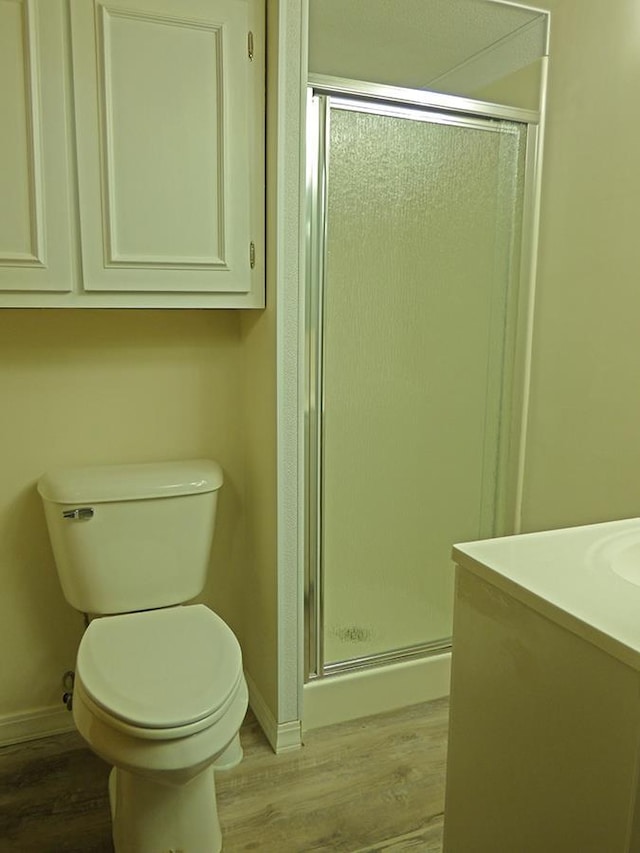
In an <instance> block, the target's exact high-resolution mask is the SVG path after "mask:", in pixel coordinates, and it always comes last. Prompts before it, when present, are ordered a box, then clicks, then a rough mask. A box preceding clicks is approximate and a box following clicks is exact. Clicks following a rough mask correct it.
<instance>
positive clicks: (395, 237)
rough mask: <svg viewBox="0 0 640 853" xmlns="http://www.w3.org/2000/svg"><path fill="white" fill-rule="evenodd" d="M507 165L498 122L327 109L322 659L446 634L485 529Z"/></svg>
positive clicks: (510, 216) (506, 230) (514, 220)
mask: <svg viewBox="0 0 640 853" xmlns="http://www.w3.org/2000/svg"><path fill="white" fill-rule="evenodd" d="M523 152H524V137H523V135H521V132H520V131H519V130H518V128H517V127H516V126H514V125H510V124H507V123H489V122H487V129H484V128H479V127H460V126H453V125H450V124H439V123H432V122H427V121H416V120H409V119H407V118H400V117H391V116H381V115H374V114H367V113H363V112H354V111H350V110H346V109H338V108H333V109H332V110H331V114H330V147H329V173H328V174H329V176H328V212H327V259H326V282H325V350H324V351H325V361H324V421H323V423H324V445H323V447H324V457H323V484H324V492H323V506H322V513H323V541H322V549H323V569H324V586H323V592H324V622H325V636H324V648H325V662H327V663H330V662H335V661H341V660H346V659H350V658H353V657H359V656H366V655H371V654H376V653H380V652H386V651H390V650H394V649H399V648H403V647H407V646H412V645H417V644H422V643H429V642H433V641H437V640H441V639H444V638H447V637H448V636H450V634H451V616H452V591H453V571H452V566H451V562H450V550H451V545H452V543H453V542H456V541H462V540H465V539H474V538H478V537H480V536H485V535H490V534H491V533H492V532H493V526H494V516H495V500H496V482H497V476H496V466H497V460H498V457H499V452H500V448H499V441H500V435H501V430H500V428H499V427H500V423H501V410H502V408H503V406H504V384H505V383H504V381H503V373H504V370H503V367H504V362H505V355H506V352H505V347H507V344H508V341H509V334H508V324H507V319H508V315H509V310H508V309H509V305H510V304H511V303H510V300H509V299H508V298H507V295H508V292H509V288H510V287H512V285H511V284H510V278H511V277H512V273H513V270H512V268H513V267H514V266H515V265H516V264H515V260H516V256H517V254H518V252H517V245H516V242H515V238H514V236H513V235H514V234H519V229H520V222H519V211H520V205H519V203H518V201H517V198H518V193H520V194H521V191H522V179H521V178H522V173H523ZM513 302H515V300H513ZM507 349H508V347H507ZM509 355H510V354H509Z"/></svg>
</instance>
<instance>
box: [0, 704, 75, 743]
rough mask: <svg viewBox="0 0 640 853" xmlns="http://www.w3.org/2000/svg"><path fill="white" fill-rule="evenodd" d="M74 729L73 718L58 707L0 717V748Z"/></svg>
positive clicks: (64, 709)
mask: <svg viewBox="0 0 640 853" xmlns="http://www.w3.org/2000/svg"><path fill="white" fill-rule="evenodd" d="M74 728H75V726H74V723H73V717H72V716H71V714H70V713H69V711H67V710H66V708H60V706H59V705H53V706H51V707H48V708H38V709H37V710H35V711H29V712H28V713H25V714H11V715H7V716H4V717H0V746H9V745H10V744H12V743H25V742H26V741H29V740H37V739H38V738H43V737H50V736H51V735H59V734H63V733H64V732H70V731H73V730H74Z"/></svg>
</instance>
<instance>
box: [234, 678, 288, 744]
mask: <svg viewBox="0 0 640 853" xmlns="http://www.w3.org/2000/svg"><path fill="white" fill-rule="evenodd" d="M245 678H246V680H247V687H248V688H249V706H250V708H251V710H252V711H253V713H254V714H255V715H256V720H257V721H258V723H259V724H260V728H261V729H262V731H263V732H264V734H265V737H266V738H267V740H268V741H269V743H270V744H271V748H272V749H273V751H274V752H277V753H279V752H289V751H290V750H292V749H299V748H300V747H301V746H302V726H301V724H300V720H290V721H289V722H286V723H278V722H277V721H276V719H275V717H274V716H273V714H272V713H271V709H270V708H269V706H268V705H267V703H266V702H265V700H264V698H263V696H262V694H261V693H260V691H259V690H258V688H257V686H256V683H255V681H254V680H253V679H252V678H251V676H250V675H249V674H248V673H246V672H245Z"/></svg>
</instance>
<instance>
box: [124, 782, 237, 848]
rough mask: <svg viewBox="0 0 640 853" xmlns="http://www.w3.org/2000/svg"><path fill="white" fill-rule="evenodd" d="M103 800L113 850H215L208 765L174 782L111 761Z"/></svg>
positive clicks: (217, 837)
mask: <svg viewBox="0 0 640 853" xmlns="http://www.w3.org/2000/svg"><path fill="white" fill-rule="evenodd" d="M109 801H110V805H111V819H112V823H113V846H114V849H115V851H116V853H158V851H160V850H161V851H163V853H164V851H166V853H183V851H184V853H219V851H220V850H221V849H222V833H221V832H220V822H219V820H218V809H217V806H216V791H215V778H214V772H213V767H212V766H209V767H207V769H206V770H203V771H202V773H200V774H198V775H197V776H195V777H194V778H193V779H191V781H189V782H187V783H186V784H185V785H177V786H173V785H162V784H158V783H157V782H154V781H152V780H150V779H147V778H145V777H142V776H135V775H133V774H132V773H129V772H128V771H126V770H122V769H120V768H116V767H114V768H113V769H112V770H111V774H110V776H109Z"/></svg>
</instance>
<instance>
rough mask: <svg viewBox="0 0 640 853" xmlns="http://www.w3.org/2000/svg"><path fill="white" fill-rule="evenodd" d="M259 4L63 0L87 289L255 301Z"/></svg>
mask: <svg viewBox="0 0 640 853" xmlns="http://www.w3.org/2000/svg"><path fill="white" fill-rule="evenodd" d="M263 17H264V11H263V3H261V2H260V1H259V0H114V2H113V3H112V2H110V0H71V27H72V47H73V77H74V93H75V111H76V147H77V157H78V183H79V203H80V229H81V245H82V266H83V273H82V282H83V283H82V287H83V290H84V294H85V297H86V298H88V299H89V301H90V302H93V300H92V298H91V296H94V297H97V298H98V299H99V303H100V304H107V303H106V302H105V301H104V299H105V294H110V295H112V297H113V299H114V301H113V303H112V304H118V305H122V304H127V301H126V299H127V297H126V296H125V294H126V295H127V296H128V298H129V299H131V298H132V297H133V295H134V294H137V298H138V299H139V300H141V301H142V302H143V303H144V304H154V302H153V300H152V299H145V298H144V296H145V294H146V295H151V294H154V293H155V294H169V293H174V294H178V295H180V294H181V295H183V296H190V302H191V304H207V303H206V300H205V301H203V300H202V299H201V298H198V297H199V296H201V295H204V294H207V293H213V294H225V295H226V297H225V299H224V300H223V302H222V303H220V304H224V305H234V304H236V305H246V306H247V307H252V306H259V305H261V304H263V300H264V264H263V258H264V235H263V231H264V223H263V209H264V178H263V160H264V130H263V115H264V106H263V97H264V94H263V93H264V55H263V53H262V49H261V46H262V45H263V44H264V33H263V27H264V24H263ZM250 33H252V35H250ZM252 44H253V46H254V50H255V49H256V48H257V47H258V46H260V48H259V51H260V52H259V55H257V56H255V55H254V56H253V58H252V56H251V54H252V50H251V45H252ZM100 295H102V297H101V298H100ZM93 304H96V303H95V302H93ZM162 304H168V302H166V301H165V302H163V303H162ZM177 304H180V303H179V302H178V303H177Z"/></svg>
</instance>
